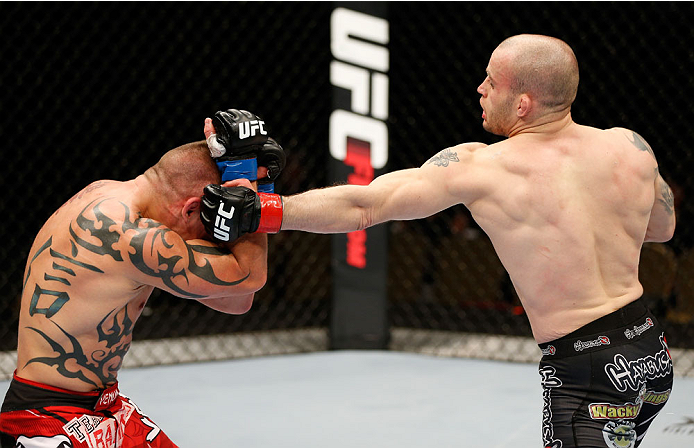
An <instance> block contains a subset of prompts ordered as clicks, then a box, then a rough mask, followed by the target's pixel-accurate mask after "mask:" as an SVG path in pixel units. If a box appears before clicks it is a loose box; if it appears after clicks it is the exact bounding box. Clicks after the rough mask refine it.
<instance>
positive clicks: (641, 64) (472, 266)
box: [0, 2, 694, 378]
mask: <svg viewBox="0 0 694 448" xmlns="http://www.w3.org/2000/svg"><path fill="white" fill-rule="evenodd" d="M333 7H334V5H333V4H331V3H327V2H305V3H304V2H289V3H285V2H271V3H265V2H248V3H246V2H237V3H217V2H215V3H211V4H204V5H203V4H195V3H137V2H136V3H101V2H98V3H8V2H3V3H0V27H1V29H2V34H3V36H4V39H3V40H2V42H0V60H2V61H3V64H2V68H1V69H0V85H1V86H2V105H3V109H4V110H5V118H4V119H3V120H2V121H1V122H0V131H1V134H2V137H3V143H4V147H3V149H2V161H3V163H2V177H1V178H0V185H1V188H2V191H3V192H4V196H3V200H2V201H0V216H2V220H1V223H0V231H1V234H2V241H3V244H2V245H1V246H0V263H2V269H1V270H0V290H1V291H2V295H1V296H0V297H1V298H2V300H1V301H0V351H1V352H2V353H3V355H2V356H0V376H2V377H5V378H7V377H8V376H9V375H10V374H11V372H12V370H13V369H14V361H13V354H12V351H13V350H15V349H16V344H17V340H16V338H17V325H18V321H17V316H18V312H19V309H18V308H19V297H20V294H21V288H22V281H23V271H24V268H25V264H26V261H27V256H28V253H29V248H30V246H31V243H32V240H33V238H34V235H35V234H36V233H37V232H38V230H39V229H40V227H41V225H42V223H43V222H44V221H45V220H46V219H47V218H48V217H49V216H50V215H51V214H52V213H53V211H54V210H55V209H56V208H58V207H59V206H60V205H61V204H62V203H63V202H65V201H66V200H67V199H69V198H70V197H71V196H72V195H73V194H74V193H75V192H77V191H79V190H80V189H81V188H82V187H84V186H85V185H87V184H88V183H90V182H92V181H94V180H97V179H104V178H105V179H116V180H127V179H131V178H134V177H136V176H137V175H138V174H140V173H142V172H144V170H145V169H147V168H148V167H149V166H151V165H152V164H154V163H155V162H156V161H157V160H158V158H159V157H160V156H161V155H162V154H163V153H164V152H165V151H166V150H168V149H170V148H173V147H175V146H178V145H180V144H183V143H186V142H188V141H192V140H198V139H201V138H202V120H203V119H204V118H205V117H206V116H209V115H210V114H211V113H213V112H214V111H215V110H217V109H220V108H228V107H236V108H242V109H247V110H251V111H253V112H255V113H257V114H258V115H260V116H262V117H263V118H264V119H265V120H266V122H267V123H268V125H269V128H270V132H271V134H273V135H274V136H275V137H276V138H277V139H278V140H279V141H280V142H281V143H282V145H283V146H284V148H285V149H286V151H287V153H288V161H289V165H288V166H287V168H286V170H285V172H284V173H283V175H282V177H281V178H280V180H279V181H278V182H277V191H278V192H280V193H282V194H293V193H297V192H300V191H304V190H307V189H311V188H317V187H321V186H325V185H326V184H327V176H326V167H327V166H328V161H329V157H330V156H329V153H328V150H327V148H328V117H329V115H330V111H331V85H330V76H329V65H330V60H331V55H330V47H329V46H330V14H331V11H332V8H333ZM692 19H694V6H692V4H691V3H686V2H682V3H679V2H676V3H668V2H666V3H657V4H656V3H623V2H620V3H605V2H598V3H585V2H578V3H549V2H541V3H523V4H516V3H496V2H492V3H483V2H471V3H439V2H433V3H432V2H405V3H399V2H392V3H389V23H390V42H389V51H390V63H391V67H390V71H389V77H390V105H389V109H390V113H389V115H390V118H389V119H388V125H389V128H390V135H391V141H390V162H389V166H388V169H389V170H396V169H401V168H409V167H415V166H420V165H421V164H422V163H423V162H424V161H426V160H427V159H428V158H429V157H430V156H431V155H433V154H434V153H436V152H437V151H439V150H440V149H442V148H444V147H448V146H452V145H454V144H457V143H460V142H463V141H483V142H487V143H491V142H493V141H495V140H494V139H495V137H494V136H491V135H489V134H486V133H485V132H484V131H483V130H482V128H481V119H480V113H481V112H480V108H479V103H478V99H479V95H478V94H477V93H476V91H475V89H476V87H477V85H479V83H480V82H481V81H482V79H483V78H484V70H485V67H486V65H487V61H488V58H489V55H490V54H491V52H492V50H493V49H494V48H495V47H496V45H497V44H498V43H499V42H501V40H503V39H504V38H506V37H508V36H510V35H513V34H517V33H521V32H530V33H541V34H549V35H553V36H556V37H559V38H562V39H564V40H565V41H567V42H568V43H569V44H570V45H571V46H572V47H573V48H574V51H575V52H576V55H577V57H578V60H579V66H580V69H581V84H580V86H579V94H578V99H577V101H576V103H575V105H574V109H573V115H574V118H575V120H576V121H577V122H579V123H582V124H587V125H591V126H596V127H604V128H607V127H613V126H623V127H628V128H631V129H634V130H636V131H637V132H639V133H640V134H641V135H642V136H643V137H644V138H645V139H646V140H647V141H648V142H649V143H650V144H651V146H652V147H653V149H654V151H655V153H656V155H657V157H658V159H659V163H660V170H661V173H662V174H663V176H664V177H665V178H666V180H667V181H668V182H669V183H670V184H671V186H672V187H673V190H674V191H675V199H676V208H677V213H678V220H679V226H678V229H677V232H676V235H675V238H674V239H673V240H672V241H670V242H668V243H666V244H657V245H656V244H648V245H646V246H645V247H644V251H643V255H642V257H643V262H642V266H641V271H640V277H641V279H642V281H643V283H644V286H645V290H646V299H647V300H648V302H649V304H650V305H651V307H652V308H653V310H654V312H655V313H656V315H657V316H658V317H659V318H660V319H661V321H662V323H663V325H664V326H665V327H666V331H667V332H668V334H669V336H668V340H669V341H670V345H671V347H673V351H672V352H673V356H675V358H676V359H675V365H676V367H677V369H678V372H679V373H681V374H694V356H692V355H691V353H692V352H688V351H686V350H687V349H692V348H694V342H693V341H694V284H693V283H694V280H693V279H694V276H692V272H694V227H693V226H692V225H691V222H692V219H691V218H692V213H693V211H694V210H693V207H694V206H693V205H692V203H691V201H687V199H688V196H689V194H691V192H692V191H693V190H694V176H692V167H694V163H692V162H693V161H692V158H693V157H694V151H693V150H692V149H691V143H690V142H691V141H694V135H693V134H694V131H693V130H692V127H691V123H692V122H693V121H694V120H692V118H694V117H692V107H691V106H690V105H689V103H688V100H689V99H690V98H691V97H692V96H694V95H693V94H694V83H693V81H692V77H691V74H690V72H688V71H687V69H686V67H689V66H690V65H692V62H694V61H693V59H694V53H693V52H692V50H691V48H692V43H693V42H694V31H693V30H692V28H691V26H690V24H691V22H692ZM389 234H390V240H389V253H388V259H389V276H388V290H389V292H388V295H389V316H390V323H391V325H392V331H391V343H390V348H391V349H395V350H415V351H420V352H424V353H430V354H436V355H444V356H482V357H492V358H494V359H505V360H515V361H529V360H534V359H537V358H539V351H538V349H537V346H536V345H535V344H534V343H533V342H532V340H531V339H530V338H529V336H530V335H531V333H530V327H529V324H528V321H527V318H526V317H525V315H524V313H523V308H522V306H521V305H520V303H519V301H518V298H517V296H516V295H515V292H514V290H513V287H512V285H511V284H510V280H509V278H508V275H507V274H506V272H505V270H504V269H503V267H502V266H501V264H500V262H499V260H498V258H497V257H496V255H495V254H494V251H493V248H492V246H491V243H490V242H489V240H488V238H487V237H486V236H485V235H484V233H483V232H481V230H480V229H479V228H478V227H477V226H476V224H475V223H474V221H473V220H472V219H471V218H470V215H469V213H468V212H467V210H466V209H465V208H464V207H462V206H461V207H454V208H451V209H449V210H446V211H444V212H442V213H440V214H438V215H436V216H433V217H431V218H428V219H424V220H417V221H410V222H397V223H391V224H389ZM330 238H331V237H330V236H327V235H313V234H309V233H303V232H283V233H280V234H277V235H273V236H271V237H270V239H269V240H270V247H269V254H270V256H269V281H268V283H267V286H266V287H265V288H263V289H262V290H261V291H260V292H259V293H258V294H256V300H255V303H254V305H253V308H252V309H251V311H250V312H249V313H247V314H245V315H241V316H230V315H224V314H221V313H217V312H214V311H212V310H210V309H208V308H206V307H204V306H202V305H200V304H199V303H197V302H194V301H186V300H182V299H178V298H175V297H173V296H170V295H168V294H166V293H162V292H155V294H154V295H153V296H152V298H151V299H150V301H149V303H148V306H147V308H146V309H145V312H144V313H143V316H142V317H141V318H140V321H139V322H138V324H137V326H136V327H135V330H134V341H135V342H134V344H133V349H132V350H131V353H130V354H129V355H128V357H126V363H125V365H126V366H142V365H152V364H163V363H172V362H190V361H199V360H206V359H228V358H232V357H238V356H255V355H261V354H280V353H294V352H304V351H312V350H325V349H327V348H328V347H329V341H328V339H329V338H328V325H329V315H330V297H331V291H332V284H331V253H330V241H331V240H330Z"/></svg>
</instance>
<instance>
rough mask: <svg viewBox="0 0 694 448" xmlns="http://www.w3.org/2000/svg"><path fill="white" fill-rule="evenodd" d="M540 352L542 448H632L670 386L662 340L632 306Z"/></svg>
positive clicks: (638, 306) (648, 317)
mask: <svg viewBox="0 0 694 448" xmlns="http://www.w3.org/2000/svg"><path fill="white" fill-rule="evenodd" d="M540 349H541V350H542V355H543V356H542V360H541V361H540V368H539V370H540V377H541V381H542V389H543V402H544V407H543V411H542V441H543V444H544V445H543V446H544V447H551V448H574V447H581V448H593V447H595V448H597V447H600V448H605V447H608V448H635V447H638V446H639V444H640V443H641V440H642V439H643V437H644V435H645V434H646V430H647V429H648V427H649V426H650V424H651V423H652V422H653V419H654V418H655V417H656V416H657V415H658V413H659V412H660V411H661V410H662V409H663V406H664V405H665V403H666V402H667V400H668V398H669V397H670V392H671V390H672V379H673V370H672V358H671V357H670V352H669V351H668V347H667V342H666V340H665V334H664V332H663V330H662V328H661V326H660V324H659V323H658V321H657V320H656V318H655V317H654V316H653V315H652V314H651V313H650V311H648V309H646V307H645V306H644V305H643V303H642V301H641V300H640V299H639V300H637V301H635V302H633V303H631V304H629V305H627V306H625V307H624V308H622V309H619V310H617V311H615V312H614V313H611V314H608V315H607V316H604V317H601V318H600V319H598V320H596V321H593V322H591V323H589V324H588V325H585V326H583V327H581V328H579V329H578V330H576V331H574V332H573V333H570V334H568V335H566V336H564V337H562V338H560V339H557V340H555V341H552V342H548V343H545V344H540Z"/></svg>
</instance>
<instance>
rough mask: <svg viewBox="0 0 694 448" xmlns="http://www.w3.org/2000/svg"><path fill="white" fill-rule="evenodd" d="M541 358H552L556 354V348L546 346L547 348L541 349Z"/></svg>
mask: <svg viewBox="0 0 694 448" xmlns="http://www.w3.org/2000/svg"><path fill="white" fill-rule="evenodd" d="M541 351H542V355H543V356H552V355H554V354H556V353H557V348H556V347H555V346H553V345H548V346H547V347H545V348H543V349H541Z"/></svg>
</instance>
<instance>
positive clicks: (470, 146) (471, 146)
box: [448, 142, 489, 152]
mask: <svg viewBox="0 0 694 448" xmlns="http://www.w3.org/2000/svg"><path fill="white" fill-rule="evenodd" d="M488 146H489V145H487V144H486V143H481V142H466V143H460V144H457V145H455V146H452V147H450V148H448V149H450V150H451V151H467V152H475V151H478V150H481V149H484V148H487V147H488Z"/></svg>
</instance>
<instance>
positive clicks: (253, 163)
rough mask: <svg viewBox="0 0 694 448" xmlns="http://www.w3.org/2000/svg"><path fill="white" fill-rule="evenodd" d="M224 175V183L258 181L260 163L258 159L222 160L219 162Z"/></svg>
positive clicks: (218, 164)
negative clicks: (241, 180) (246, 180)
mask: <svg viewBox="0 0 694 448" xmlns="http://www.w3.org/2000/svg"><path fill="white" fill-rule="evenodd" d="M217 167H218V168H219V171H220V172H221V173H222V183H224V182H226V181H228V180H234V179H248V180H250V181H254V180H257V179H258V161H257V160H256V159H254V158H253V159H241V160H222V161H219V162H217Z"/></svg>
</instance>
